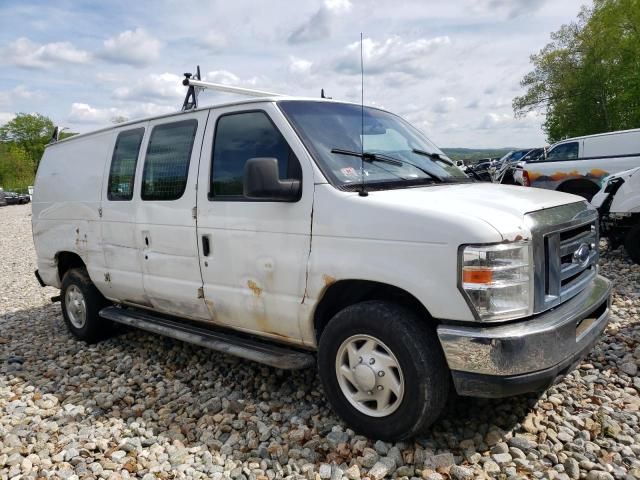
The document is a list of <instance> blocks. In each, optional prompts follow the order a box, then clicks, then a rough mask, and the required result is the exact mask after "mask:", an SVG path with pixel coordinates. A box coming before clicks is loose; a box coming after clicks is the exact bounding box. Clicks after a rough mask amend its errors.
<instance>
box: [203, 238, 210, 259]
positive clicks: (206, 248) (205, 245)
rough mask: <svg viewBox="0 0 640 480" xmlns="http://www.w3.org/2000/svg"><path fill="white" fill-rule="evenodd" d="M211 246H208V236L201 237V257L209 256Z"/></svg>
mask: <svg viewBox="0 0 640 480" xmlns="http://www.w3.org/2000/svg"><path fill="white" fill-rule="evenodd" d="M210 252H211V245H210V244H209V235H202V255H204V256H205V257H208V256H209V253H210Z"/></svg>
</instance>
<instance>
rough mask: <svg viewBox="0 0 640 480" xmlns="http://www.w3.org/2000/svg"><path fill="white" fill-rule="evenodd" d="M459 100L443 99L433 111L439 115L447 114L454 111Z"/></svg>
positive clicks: (452, 98) (453, 98)
mask: <svg viewBox="0 0 640 480" xmlns="http://www.w3.org/2000/svg"><path fill="white" fill-rule="evenodd" d="M456 103H457V100H456V99H455V97H441V98H440V99H439V100H438V102H437V103H436V105H435V107H433V111H434V112H437V113H447V112H450V111H451V110H453V109H454V107H455V106H456Z"/></svg>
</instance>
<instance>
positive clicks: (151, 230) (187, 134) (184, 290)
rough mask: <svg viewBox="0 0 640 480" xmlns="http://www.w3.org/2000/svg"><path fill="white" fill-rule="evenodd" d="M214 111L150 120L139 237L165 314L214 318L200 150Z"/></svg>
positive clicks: (153, 295)
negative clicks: (206, 291)
mask: <svg viewBox="0 0 640 480" xmlns="http://www.w3.org/2000/svg"><path fill="white" fill-rule="evenodd" d="M208 113H209V111H208V110H204V111H197V112H193V113H188V114H183V115H180V116H178V117H167V118H160V119H156V120H152V121H150V122H149V129H150V134H149V137H148V142H147V145H146V149H145V159H144V165H143V169H142V180H141V188H140V198H139V201H138V208H137V214H136V235H137V237H138V242H140V245H141V262H142V272H143V281H144V290H145V293H146V296H147V298H148V300H149V303H150V306H152V307H153V308H154V309H155V310H159V311H161V312H164V313H168V314H172V315H177V316H182V317H186V318H191V319H195V320H204V319H208V318H209V315H208V313H207V307H206V305H205V302H204V299H203V296H202V290H201V288H202V277H201V275H200V265H199V259H198V244H197V238H196V219H195V210H196V189H197V176H198V175H197V174H198V162H199V159H200V146H201V143H202V136H203V133H204V130H205V127H206V123H207V117H208Z"/></svg>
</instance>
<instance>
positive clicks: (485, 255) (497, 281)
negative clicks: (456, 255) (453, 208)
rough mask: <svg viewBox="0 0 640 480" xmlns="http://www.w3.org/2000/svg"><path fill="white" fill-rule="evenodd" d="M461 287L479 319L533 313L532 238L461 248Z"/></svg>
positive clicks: (504, 318)
mask: <svg viewBox="0 0 640 480" xmlns="http://www.w3.org/2000/svg"><path fill="white" fill-rule="evenodd" d="M460 289H461V290H462V292H463V294H464V295H465V297H466V298H467V301H468V303H469V305H470V306H471V307H472V308H473V310H474V313H475V315H476V317H477V318H478V319H479V320H483V321H497V320H510V319H513V318H518V317H524V316H527V315H530V314H532V313H533V266H532V262H531V246H530V244H529V242H513V243H500V244H494V245H467V246H464V247H462V248H460Z"/></svg>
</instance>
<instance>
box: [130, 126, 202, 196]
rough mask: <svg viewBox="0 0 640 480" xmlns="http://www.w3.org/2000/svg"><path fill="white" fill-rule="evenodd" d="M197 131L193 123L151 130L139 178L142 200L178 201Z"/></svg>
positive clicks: (184, 184) (183, 186)
mask: <svg viewBox="0 0 640 480" xmlns="http://www.w3.org/2000/svg"><path fill="white" fill-rule="evenodd" d="M197 128H198V122H197V121H196V120H184V121H181V122H175V123H166V124H164V125H157V126H155V127H153V130H152V131H151V138H150V139H149V146H148V147H147V156H146V158H145V161H144V172H143V174H142V194H141V196H142V199H143V200H177V199H178V198H180V197H181V196H182V194H183V193H184V189H185V187H186V185H187V174H188V172H189V160H190V159H191V150H192V149H193V140H194V139H195V136H196V130H197Z"/></svg>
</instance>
